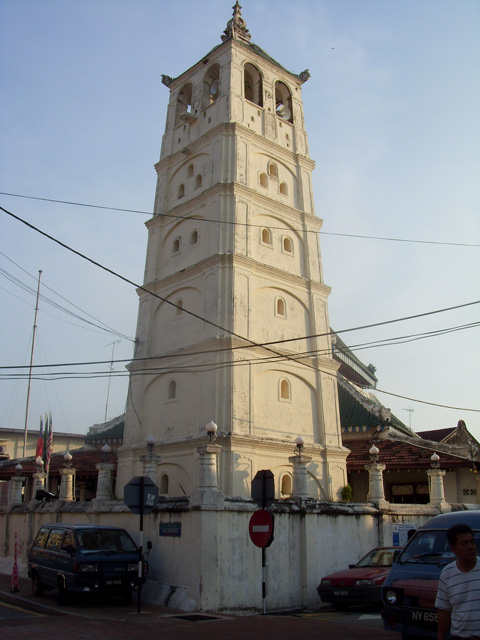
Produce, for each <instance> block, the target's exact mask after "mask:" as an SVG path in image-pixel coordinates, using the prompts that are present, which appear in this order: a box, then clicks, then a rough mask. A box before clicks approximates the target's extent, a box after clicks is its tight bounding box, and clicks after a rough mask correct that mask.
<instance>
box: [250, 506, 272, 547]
mask: <svg viewBox="0 0 480 640" xmlns="http://www.w3.org/2000/svg"><path fill="white" fill-rule="evenodd" d="M248 533H249V534H250V540H251V541H252V542H253V544H254V545H256V546H257V547H268V545H269V544H270V543H271V542H272V540H273V515H272V514H271V513H270V512H269V511H265V509H260V510H259V511H255V513H254V514H252V517H251V518H250V523H249V525H248Z"/></svg>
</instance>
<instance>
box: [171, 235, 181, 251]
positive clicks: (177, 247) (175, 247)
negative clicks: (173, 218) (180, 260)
mask: <svg viewBox="0 0 480 640" xmlns="http://www.w3.org/2000/svg"><path fill="white" fill-rule="evenodd" d="M172 253H180V238H175V240H174V241H173V250H172Z"/></svg>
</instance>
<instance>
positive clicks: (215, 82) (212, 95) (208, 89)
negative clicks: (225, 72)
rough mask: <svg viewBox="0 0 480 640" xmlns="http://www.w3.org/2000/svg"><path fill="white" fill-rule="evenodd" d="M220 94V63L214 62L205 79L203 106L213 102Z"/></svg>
mask: <svg viewBox="0 0 480 640" xmlns="http://www.w3.org/2000/svg"><path fill="white" fill-rule="evenodd" d="M219 95H220V65H219V64H214V65H212V66H211V67H210V69H209V70H208V71H207V73H206V74H205V78H204V79H203V106H204V107H208V105H209V104H213V103H214V102H215V101H216V100H217V98H218V96H219Z"/></svg>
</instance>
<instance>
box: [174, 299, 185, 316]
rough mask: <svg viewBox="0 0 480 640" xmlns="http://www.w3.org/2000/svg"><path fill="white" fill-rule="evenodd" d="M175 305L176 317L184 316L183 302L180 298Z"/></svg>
mask: <svg viewBox="0 0 480 640" xmlns="http://www.w3.org/2000/svg"><path fill="white" fill-rule="evenodd" d="M175 304H176V305H177V306H176V309H175V315H176V316H181V315H183V300H182V299H181V298H179V299H178V300H177V301H176V303H175Z"/></svg>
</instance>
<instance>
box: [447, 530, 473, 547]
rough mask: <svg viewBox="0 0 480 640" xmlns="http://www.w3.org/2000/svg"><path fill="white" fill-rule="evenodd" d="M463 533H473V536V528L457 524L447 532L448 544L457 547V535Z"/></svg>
mask: <svg viewBox="0 0 480 640" xmlns="http://www.w3.org/2000/svg"><path fill="white" fill-rule="evenodd" d="M461 533H471V534H472V536H473V531H472V528H471V527H469V526H468V524H456V525H454V526H453V527H450V529H449V530H448V531H447V542H448V544H449V545H450V546H451V547H454V546H455V545H456V543H457V535H458V534H461Z"/></svg>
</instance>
